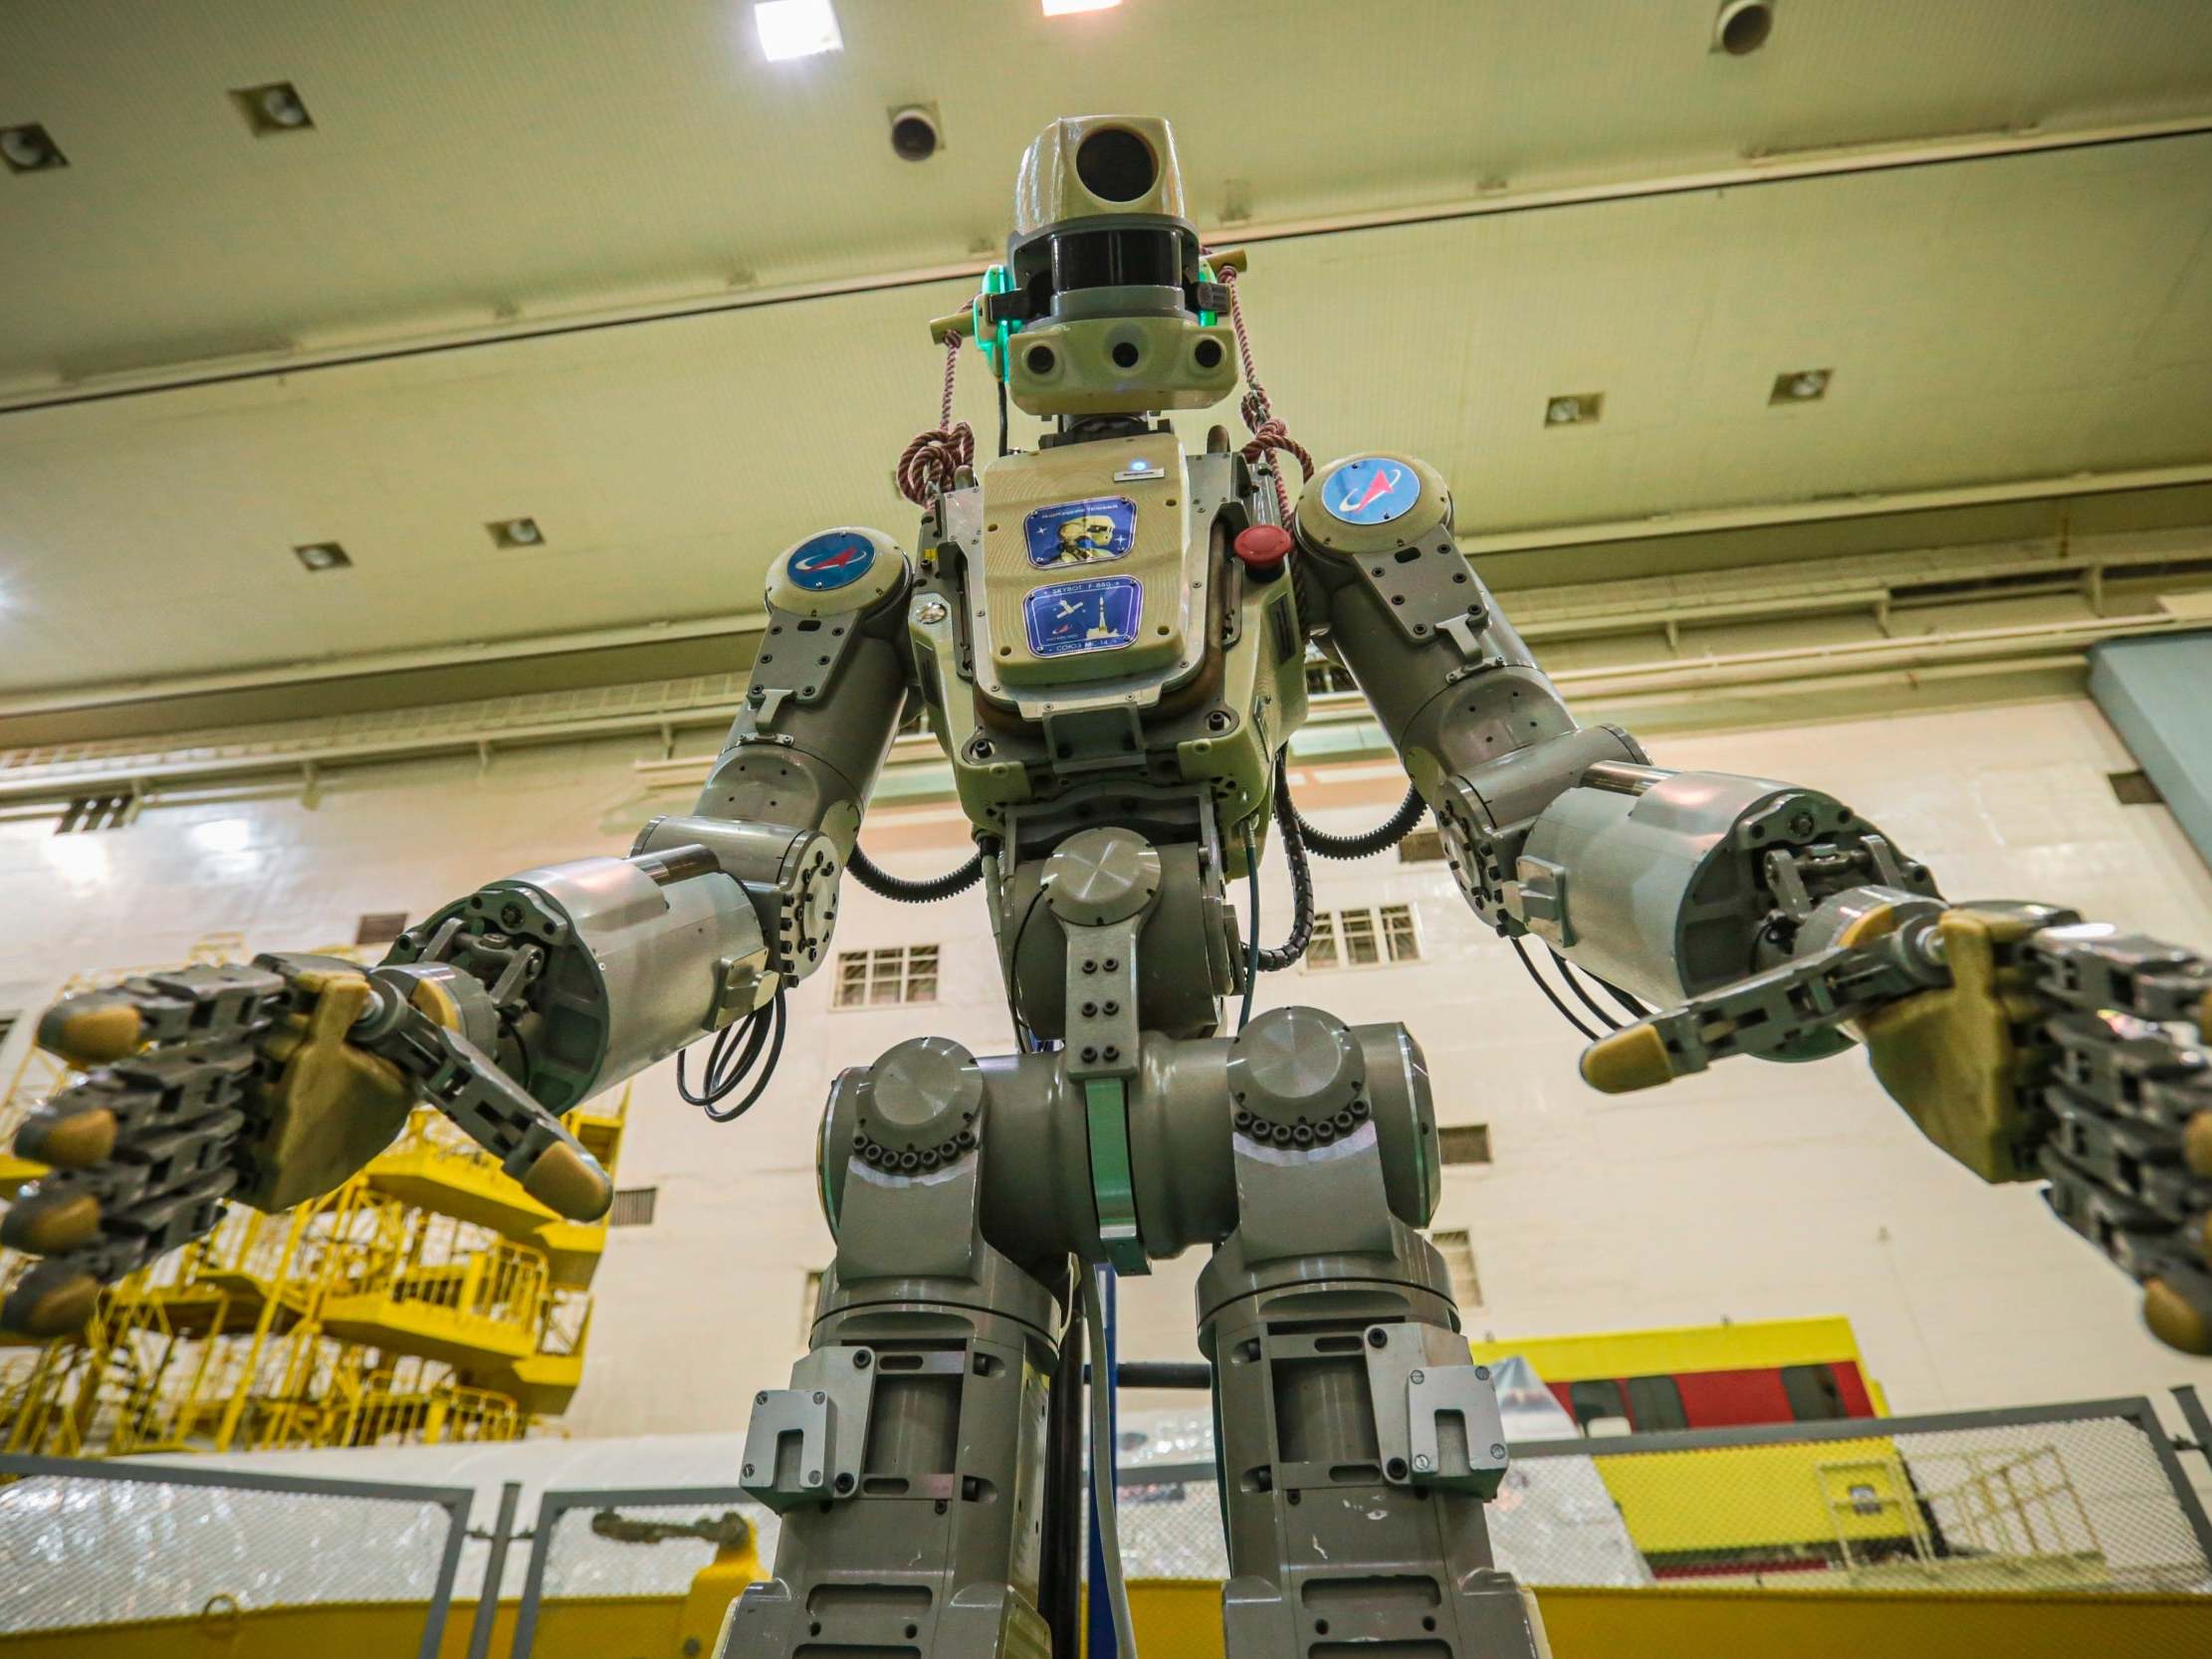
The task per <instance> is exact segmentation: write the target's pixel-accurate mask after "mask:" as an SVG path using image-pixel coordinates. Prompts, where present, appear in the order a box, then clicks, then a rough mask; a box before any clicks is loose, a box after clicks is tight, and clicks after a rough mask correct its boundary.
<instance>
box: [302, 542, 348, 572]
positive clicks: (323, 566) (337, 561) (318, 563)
mask: <svg viewBox="0 0 2212 1659" xmlns="http://www.w3.org/2000/svg"><path fill="white" fill-rule="evenodd" d="M292 551H293V553H294V555H295V556H297V557H298V559H299V560H300V562H301V563H302V564H304V565H306V566H307V567H308V568H309V569H310V570H343V569H345V568H346V567H347V566H348V565H350V564H351V563H352V562H353V561H352V559H351V558H349V557H348V556H347V555H346V551H345V549H344V548H343V547H341V546H339V545H338V544H337V543H336V542H335V541H310V542H307V543H305V544H304V545H302V546H298V547H295V548H293V549H292Z"/></svg>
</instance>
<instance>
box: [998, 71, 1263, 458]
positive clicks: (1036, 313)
mask: <svg viewBox="0 0 2212 1659" xmlns="http://www.w3.org/2000/svg"><path fill="white" fill-rule="evenodd" d="M1004 271H1005V277H1004V281H1005V288H1004V290H1003V292H1000V293H996V294H994V295H992V296H991V297H990V298H989V300H988V301H987V302H986V307H987V309H986V311H985V314H984V319H983V320H984V321H985V323H986V324H987V325H990V326H992V328H993V331H994V332H995V331H996V328H995V325H996V324H998V323H1001V322H1003V323H1009V324H1016V325H1017V326H1016V327H1015V328H1014V329H1013V331H1012V332H1011V333H1010V334H1009V335H1007V336H1005V345H1006V362H1005V369H1004V372H1005V376H1006V386H1007V389H1008V391H1009V392H1010V393H1011V395H1012V397H1013V401H1014V402H1015V403H1016V404H1018V405H1019V406H1020V407H1021V408H1022V409H1024V410H1026V411H1028V413H1030V414H1032V415H1102V414H1141V413H1145V412H1147V411H1151V410H1156V409H1203V408H1205V407H1206V406H1207V405H1208V404H1211V403H1217V402H1219V401H1220V400H1221V399H1222V398H1224V397H1226V396H1227V395H1228V394H1229V392H1230V391H1231V390H1233V389H1234V387H1235V385H1236V346H1235V339H1234V336H1233V335H1232V334H1231V332H1230V330H1229V327H1228V325H1227V323H1226V321H1225V320H1219V321H1217V320H1216V317H1217V313H1225V312H1226V311H1227V310H1228V296H1227V293H1226V291H1225V290H1223V289H1221V288H1220V287H1218V286H1217V284H1215V283H1214V282H1213V281H1212V280H1211V278H1210V277H1209V276H1207V275H1206V274H1205V273H1203V272H1202V271H1201V268H1200V264H1199V234H1198V231H1197V230H1196V228H1194V227H1193V225H1192V224H1191V222H1190V220H1188V219H1187V218H1185V217H1184V208H1183V174H1182V172H1181V170H1180V169H1179V168H1178V167H1177V165H1176V158H1175V134H1174V133H1173V132H1172V131H1171V130H1170V129H1169V126H1168V123H1167V122H1166V121H1164V120H1161V119H1159V118H1158V117H1156V116H1149V115H1073V116H1068V117H1066V118H1064V119H1061V120H1056V121H1054V122H1053V123H1052V124H1051V125H1050V126H1048V127H1046V128H1045V129H1044V130H1043V131H1042V132H1040V133H1039V134H1038V135H1037V138H1036V141H1035V142H1034V143H1032V144H1031V145H1030V146H1029V147H1028V149H1027V151H1026V152H1024V153H1023V155H1022V157H1021V171H1020V174H1019V176H1018V177H1017V178H1016V179H1015V180H1014V189H1013V234H1012V236H1010V237H1009V238H1007V241H1006V264H1005V268H1004Z"/></svg>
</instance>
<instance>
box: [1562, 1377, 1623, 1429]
mask: <svg viewBox="0 0 2212 1659" xmlns="http://www.w3.org/2000/svg"><path fill="white" fill-rule="evenodd" d="M1567 1399H1568V1402H1569V1403H1570V1404H1571V1405H1572V1406H1573V1408H1574V1413H1575V1427H1577V1428H1579V1429H1581V1430H1582V1432H1583V1433H1585V1434H1588V1433H1589V1432H1590V1427H1591V1425H1592V1424H1593V1423H1604V1424H1605V1425H1606V1426H1605V1427H1604V1428H1603V1429H1600V1430H1599V1432H1600V1433H1601V1434H1603V1433H1609V1432H1610V1433H1614V1434H1619V1433H1621V1432H1622V1431H1623V1429H1625V1428H1626V1426H1627V1424H1628V1420H1629V1407H1628V1402H1627V1401H1626V1400H1624V1399H1623V1398H1622V1397H1621V1384H1620V1383H1618V1382H1616V1381H1614V1380H1613V1379H1612V1378H1611V1377H1596V1378H1592V1379H1590V1380H1588V1381H1584V1382H1570V1383H1569V1384H1568V1385H1567ZM1616 1424H1618V1425H1620V1427H1616V1426H1615V1425H1616Z"/></svg>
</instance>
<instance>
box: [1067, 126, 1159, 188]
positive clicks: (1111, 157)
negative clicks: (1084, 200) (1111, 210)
mask: <svg viewBox="0 0 2212 1659" xmlns="http://www.w3.org/2000/svg"><path fill="white" fill-rule="evenodd" d="M1075 176H1076V177H1077V178H1078V179H1080V180H1081V181H1082V184H1083V188H1084V189H1086V190H1088V191H1089V192H1090V193H1091V194H1092V195H1094V196H1096V197H1097V198H1098V199H1099V200H1100V201H1102V202H1133V201H1135V200H1136V199H1137V198H1138V197H1139V196H1142V195H1143V194H1144V193H1145V192H1146V191H1147V190H1150V189H1151V188H1152V185H1153V181H1154V180H1155V179H1157V178H1158V177H1159V176H1160V169H1159V166H1158V164H1157V163H1155V162H1154V160H1153V159H1152V146H1151V145H1149V144H1147V143H1146V142H1145V141H1144V140H1143V139H1142V138H1140V137H1138V136H1137V135H1136V134H1135V133H1134V132H1131V131H1129V130H1128V129H1127V128H1125V127H1119V126H1108V127H1101V128H1100V129H1099V130H1098V131H1096V132H1094V133H1092V134H1091V135H1090V136H1089V137H1088V138H1085V139H1084V140H1083V141H1082V143H1081V144H1079V145H1077V146H1076V150H1075Z"/></svg>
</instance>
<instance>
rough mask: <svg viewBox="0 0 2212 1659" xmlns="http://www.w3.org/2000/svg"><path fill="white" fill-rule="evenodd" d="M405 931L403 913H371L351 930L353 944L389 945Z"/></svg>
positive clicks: (405, 916) (404, 914)
mask: <svg viewBox="0 0 2212 1659" xmlns="http://www.w3.org/2000/svg"><path fill="white" fill-rule="evenodd" d="M406 931H407V913H406V912H405V911H371V912H370V913H369V914H368V915H366V916H364V917H362V918H361V920H360V925H359V926H358V927H356V928H355V929H354V930H353V942H354V943H355V944H389V943H391V941H392V940H393V939H395V938H397V937H398V936H399V935H400V934H401V933H405V932H406Z"/></svg>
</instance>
